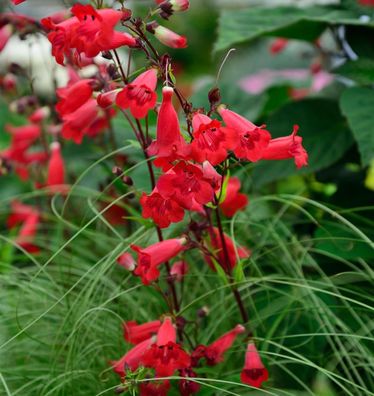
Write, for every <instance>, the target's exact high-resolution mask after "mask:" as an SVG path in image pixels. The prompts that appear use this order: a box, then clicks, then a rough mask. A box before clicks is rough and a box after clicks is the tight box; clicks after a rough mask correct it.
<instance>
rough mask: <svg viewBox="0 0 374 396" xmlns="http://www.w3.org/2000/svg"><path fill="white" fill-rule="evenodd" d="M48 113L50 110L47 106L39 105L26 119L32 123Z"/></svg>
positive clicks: (39, 120) (40, 120)
mask: <svg viewBox="0 0 374 396" xmlns="http://www.w3.org/2000/svg"><path fill="white" fill-rule="evenodd" d="M50 114H51V111H50V110H49V107H48V106H43V107H39V108H38V109H36V110H35V111H34V112H33V113H32V114H31V115H30V116H29V118H28V120H29V121H30V122H32V123H35V124H37V123H39V122H42V121H43V120H45V119H46V118H47V117H49V115H50Z"/></svg>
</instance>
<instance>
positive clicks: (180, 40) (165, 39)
mask: <svg viewBox="0 0 374 396" xmlns="http://www.w3.org/2000/svg"><path fill="white" fill-rule="evenodd" d="M147 30H148V31H149V32H150V33H153V34H154V35H155V37H156V38H157V40H158V41H160V42H161V43H162V44H164V45H166V46H167V47H170V48H186V47H187V39H186V37H184V36H180V35H179V34H177V33H175V32H173V31H172V30H170V29H168V28H166V27H165V26H161V25H159V24H158V23H157V22H156V21H153V22H149V23H148V24H147Z"/></svg>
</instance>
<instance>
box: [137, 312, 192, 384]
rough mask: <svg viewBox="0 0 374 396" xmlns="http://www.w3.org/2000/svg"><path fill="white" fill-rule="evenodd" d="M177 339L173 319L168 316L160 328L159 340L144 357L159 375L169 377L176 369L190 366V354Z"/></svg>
mask: <svg viewBox="0 0 374 396" xmlns="http://www.w3.org/2000/svg"><path fill="white" fill-rule="evenodd" d="M175 341H176V331H175V327H174V326H173V324H172V321H171V319H170V318H168V317H167V318H165V319H164V322H163V323H162V325H161V327H160V329H159V330H158V333H157V342H156V343H155V344H152V345H151V347H150V349H148V350H147V351H146V352H145V353H144V355H143V359H142V363H143V365H144V366H145V367H151V368H154V369H155V374H156V376H157V377H168V376H170V375H172V374H173V373H174V372H175V371H176V370H181V369H184V368H187V367H189V366H190V364H191V359H190V356H189V355H188V354H187V353H186V352H185V351H184V350H183V349H182V348H181V347H180V345H178V344H176V343H175Z"/></svg>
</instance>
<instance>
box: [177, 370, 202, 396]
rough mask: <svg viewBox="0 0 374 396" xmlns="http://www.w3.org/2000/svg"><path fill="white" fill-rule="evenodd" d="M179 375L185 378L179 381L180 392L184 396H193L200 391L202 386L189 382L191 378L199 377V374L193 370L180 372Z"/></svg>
mask: <svg viewBox="0 0 374 396" xmlns="http://www.w3.org/2000/svg"><path fill="white" fill-rule="evenodd" d="M179 374H180V376H181V377H184V378H183V379H182V380H180V381H179V391H180V394H181V395H182V396H191V395H193V394H194V393H197V392H198V391H199V390H200V384H198V383H197V382H194V381H191V380H189V378H196V377H197V374H196V373H195V372H194V371H193V370H192V369H191V368H189V367H188V368H186V369H182V370H179Z"/></svg>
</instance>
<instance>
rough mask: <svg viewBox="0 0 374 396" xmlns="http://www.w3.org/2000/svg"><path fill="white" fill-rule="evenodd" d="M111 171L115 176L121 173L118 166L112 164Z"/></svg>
mask: <svg viewBox="0 0 374 396" xmlns="http://www.w3.org/2000/svg"><path fill="white" fill-rule="evenodd" d="M112 173H113V174H114V175H116V176H121V175H122V169H121V168H120V167H119V166H113V168H112Z"/></svg>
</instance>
